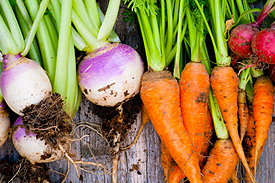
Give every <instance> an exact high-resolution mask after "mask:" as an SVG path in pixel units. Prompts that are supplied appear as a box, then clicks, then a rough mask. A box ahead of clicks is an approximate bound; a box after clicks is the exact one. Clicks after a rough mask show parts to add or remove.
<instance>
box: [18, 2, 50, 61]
mask: <svg viewBox="0 0 275 183" xmlns="http://www.w3.org/2000/svg"><path fill="white" fill-rule="evenodd" d="M49 2H50V0H42V1H41V3H40V7H39V10H38V12H37V14H36V16H35V19H34V22H33V25H32V28H31V30H30V32H29V34H28V36H27V37H26V41H25V45H26V46H25V49H24V51H23V52H22V53H21V55H22V56H25V55H27V54H28V52H29V50H30V47H31V44H32V40H33V39H34V36H35V34H36V32H37V29H38V27H39V24H40V22H41V20H42V18H43V16H44V13H45V11H46V8H47V6H48V4H49Z"/></svg>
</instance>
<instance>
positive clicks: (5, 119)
mask: <svg viewBox="0 0 275 183" xmlns="http://www.w3.org/2000/svg"><path fill="white" fill-rule="evenodd" d="M9 129H10V117H9V113H8V112H7V110H6V104H5V102H4V100H3V97H2V99H0V147H1V146H2V145H3V144H4V143H5V142H6V140H7V138H8V132H9Z"/></svg>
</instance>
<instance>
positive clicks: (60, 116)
mask: <svg viewBox="0 0 275 183" xmlns="http://www.w3.org/2000/svg"><path fill="white" fill-rule="evenodd" d="M63 105H64V101H63V100H62V98H61V95H60V94H58V93H53V94H52V95H51V96H50V97H48V98H46V99H44V100H42V101H41V102H40V103H39V104H38V105H31V106H29V107H26V108H25V109H24V110H23V113H24V116H23V123H24V127H25V128H26V130H27V131H31V132H33V133H35V134H37V138H39V139H42V140H45V142H46V143H47V144H49V145H50V146H51V147H53V148H57V145H58V143H66V140H64V139H66V138H68V135H69V134H70V132H71V131H72V127H73V124H72V122H71V118H70V116H69V115H68V114H67V113H66V112H65V111H64V110H63Z"/></svg>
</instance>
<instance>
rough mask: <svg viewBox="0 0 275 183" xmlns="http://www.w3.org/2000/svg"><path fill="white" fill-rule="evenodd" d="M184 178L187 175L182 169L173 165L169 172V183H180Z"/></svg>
mask: <svg viewBox="0 0 275 183" xmlns="http://www.w3.org/2000/svg"><path fill="white" fill-rule="evenodd" d="M184 178H185V174H184V173H183V172H182V170H181V169H180V167H179V166H178V165H177V164H172V165H171V168H170V171H169V177H168V183H180V182H181V180H182V179H184Z"/></svg>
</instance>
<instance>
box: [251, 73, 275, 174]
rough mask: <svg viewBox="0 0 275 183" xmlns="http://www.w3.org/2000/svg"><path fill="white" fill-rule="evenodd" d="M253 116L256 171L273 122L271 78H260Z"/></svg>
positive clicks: (257, 82)
mask: <svg viewBox="0 0 275 183" xmlns="http://www.w3.org/2000/svg"><path fill="white" fill-rule="evenodd" d="M253 92H254V93H253V95H254V99H253V114H254V120H255V128H256V150H255V157H254V159H255V160H254V163H255V171H254V173H255V174H256V168H257V167H256V165H257V159H258V158H259V156H260V153H261V152H260V151H261V150H262V149H263V148H264V145H265V142H266V140H267V137H268V130H269V126H270V124H271V122H272V114H273V105H274V96H273V85H272V82H271V80H270V78H269V77H267V76H260V77H258V78H257V80H256V82H255V84H254V87H253Z"/></svg>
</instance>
